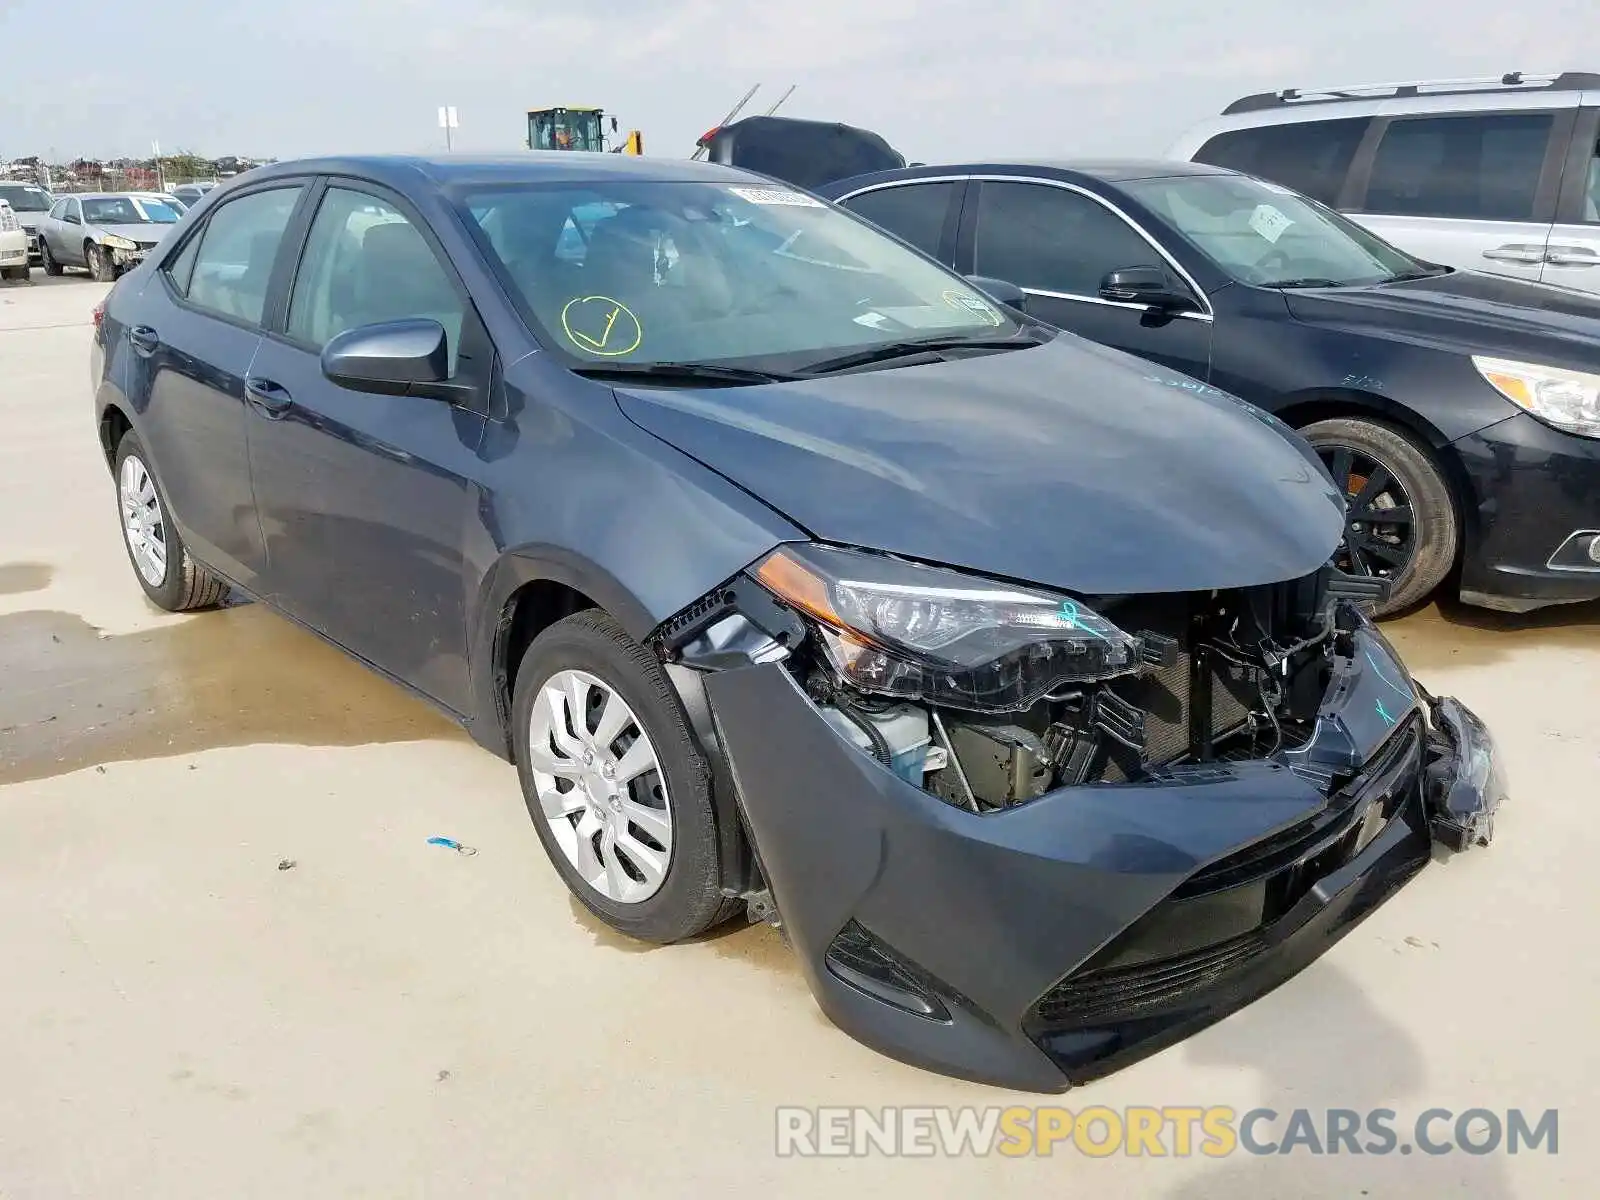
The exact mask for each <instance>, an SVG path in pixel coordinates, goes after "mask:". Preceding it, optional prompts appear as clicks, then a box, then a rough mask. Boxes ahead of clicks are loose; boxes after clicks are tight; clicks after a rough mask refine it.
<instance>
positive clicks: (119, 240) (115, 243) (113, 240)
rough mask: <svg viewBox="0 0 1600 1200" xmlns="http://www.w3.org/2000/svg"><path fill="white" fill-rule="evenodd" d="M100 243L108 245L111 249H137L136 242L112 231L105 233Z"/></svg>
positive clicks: (137, 244)
mask: <svg viewBox="0 0 1600 1200" xmlns="http://www.w3.org/2000/svg"><path fill="white" fill-rule="evenodd" d="M101 244H102V245H106V246H110V247H111V248H112V249H113V250H137V249H138V248H139V243H138V242H135V241H133V240H131V239H129V238H125V237H118V236H117V235H116V234H114V233H108V234H106V236H105V237H104V238H102V239H101Z"/></svg>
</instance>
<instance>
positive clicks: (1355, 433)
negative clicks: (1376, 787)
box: [820, 162, 1600, 613]
mask: <svg viewBox="0 0 1600 1200" xmlns="http://www.w3.org/2000/svg"><path fill="white" fill-rule="evenodd" d="M820 194H822V195H825V196H829V197H833V198H835V199H837V200H838V201H839V202H840V203H842V204H843V205H845V206H846V207H847V208H850V209H851V210H852V211H854V212H857V213H859V214H861V215H862V216H865V217H867V218H869V219H870V220H872V221H874V222H876V223H877V224H879V225H880V226H882V227H883V228H885V229H887V230H889V231H891V232H893V233H895V234H897V235H898V236H900V237H901V238H903V239H904V240H906V241H908V242H910V243H911V244H913V245H915V246H918V247H920V248H921V249H923V250H925V251H926V252H927V253H929V254H931V255H933V256H934V257H936V258H939V259H941V260H942V261H944V262H946V263H948V264H952V265H954V266H955V267H957V268H958V269H959V270H961V271H963V272H966V273H969V274H976V275H981V276H990V277H994V278H995V279H998V280H1004V281H1007V282H1009V283H1011V284H1013V285H1015V286H1018V287H1021V288H1022V289H1023V290H1024V292H1025V294H1026V297H1027V300H1026V304H1027V309H1028V311H1029V312H1031V313H1033V314H1034V315H1036V316H1039V317H1042V318H1043V319H1045V320H1047V321H1049V322H1051V323H1053V324H1055V325H1057V326H1060V327H1061V328H1063V329H1067V330H1071V331H1072V332H1074V333H1078V334H1082V335H1083V336H1084V337H1087V338H1092V339H1093V340H1095V341H1098V342H1103V343H1105V344H1106V345H1108V346H1115V347H1117V348H1119V349H1122V350H1126V351H1128V352H1130V353H1132V354H1136V355H1138V356H1139V357H1141V358H1144V359H1147V360H1149V361H1150V362H1152V363H1159V364H1161V365H1163V366H1167V367H1171V368H1173V369H1175V370H1177V371H1180V372H1182V373H1183V374H1185V375H1187V376H1189V377H1190V378H1191V379H1192V380H1194V381H1198V383H1196V382H1190V383H1185V384H1182V385H1181V386H1185V387H1189V388H1191V389H1194V388H1199V387H1201V386H1203V385H1210V386H1214V387H1217V388H1220V389H1222V390H1224V391H1227V392H1229V393H1231V394H1233V395H1237V396H1241V397H1243V398H1245V399H1247V400H1249V401H1251V402H1253V403H1255V404H1258V405H1260V406H1261V407H1262V408H1264V409H1266V410H1267V411H1269V412H1272V413H1275V414H1276V415H1277V416H1279V417H1280V418H1282V419H1283V420H1284V421H1285V422H1287V423H1288V424H1290V425H1292V426H1294V427H1295V428H1296V429H1298V430H1300V431H1301V432H1302V433H1303V434H1304V435H1305V436H1306V438H1307V439H1308V440H1309V441H1310V442H1311V443H1312V445H1314V446H1315V447H1317V450H1318V451H1319V453H1320V454H1321V456H1322V458H1323V461H1324V462H1325V463H1326V464H1327V466H1328V468H1329V470H1330V471H1331V472H1332V474H1333V476H1334V478H1335V480H1336V481H1337V482H1338V483H1339V485H1340V487H1341V488H1342V489H1343V490H1344V491H1345V492H1346V493H1347V495H1348V497H1349V512H1348V523H1347V526H1346V531H1345V539H1344V541H1343V543H1342V544H1341V546H1340V551H1339V558H1338V561H1339V563H1340V565H1341V566H1342V567H1343V569H1345V570H1348V571H1351V572H1354V573H1357V574H1363V575H1369V576H1376V577H1379V578H1382V579H1384V580H1386V581H1387V582H1388V584H1389V587H1390V595H1389V598H1388V599H1387V600H1386V601H1385V602H1384V605H1383V606H1382V608H1381V610H1380V611H1381V612H1384V613H1388V612H1394V611H1398V610H1402V609H1405V608H1409V607H1411V606H1413V605H1415V604H1417V603H1420V602H1421V601H1422V600H1424V599H1426V598H1427V597H1428V596H1429V595H1430V594H1432V593H1433V592H1434V590H1435V589H1436V588H1437V587H1438V586H1439V585H1440V584H1441V583H1442V582H1444V581H1445V579H1446V578H1447V577H1449V576H1450V575H1451V572H1452V569H1453V568H1454V567H1456V566H1457V565H1459V568H1460V569H1459V591H1460V595H1461V598H1462V599H1463V600H1465V601H1467V602H1469V603H1473V604H1480V605H1484V606H1487V607H1490V608H1498V609H1505V610H1511V611H1519V612H1520V611H1526V610H1528V609H1532V608H1537V607H1540V606H1541V605H1546V604H1553V603H1559V602H1562V601H1572V600H1587V599H1592V598H1595V597H1600V503H1597V500H1600V299H1597V298H1595V297H1593V296H1588V295H1586V294H1584V293H1581V292H1577V291H1571V290H1568V289H1564V288H1554V287H1546V286H1540V285H1538V284H1531V283H1523V282H1520V281H1517V280H1511V279H1505V278H1501V277H1498V276H1489V275H1480V274H1474V273H1469V272H1461V271H1455V270H1452V269H1450V268H1448V267H1442V266H1436V265H1433V264H1429V263H1424V262H1420V261H1418V260H1417V259H1415V258H1412V257H1411V256H1410V255H1407V254H1406V253H1404V252H1403V251H1401V250H1398V249H1396V248H1395V247H1393V246H1391V245H1389V244H1388V243H1386V242H1384V241H1382V240H1380V239H1379V238H1377V237H1376V236H1374V235H1373V234H1372V233H1370V232H1368V231H1366V230H1364V229H1362V228H1361V227H1360V226H1358V225H1356V224H1354V223H1353V222H1351V221H1349V220H1346V219H1345V218H1344V217H1341V216H1340V215H1339V214H1337V213H1335V212H1333V211H1332V210H1330V209H1328V208H1325V207H1323V206H1322V205H1320V204H1317V203H1316V202H1315V201H1312V200H1310V199H1307V198H1306V197H1304V196H1301V195H1299V194H1297V193H1295V192H1292V191H1290V190H1288V189H1287V188H1284V187H1281V186H1279V185H1278V184H1274V183H1267V182H1264V181H1262V180H1258V179H1255V178H1252V177H1250V176H1244V175H1238V174H1235V173H1233V172H1229V171H1224V170H1222V169H1220V168H1215V167H1207V166H1200V165H1194V164H1189V163H1165V162H1158V163H1139V162H1119V163H1106V164H1089V163H1080V164H1062V163H1017V162H1012V163H971V164H963V165H959V166H940V167H922V168H916V169H909V170H899V171H890V172H883V173H879V174H875V175H867V176H858V177H856V178H855V179H853V180H845V181H842V182H839V183H834V184H830V185H828V186H827V187H825V188H823V189H821V192H820ZM1239 465H1240V467H1241V469H1243V468H1244V466H1245V464H1243V463H1240V464H1239Z"/></svg>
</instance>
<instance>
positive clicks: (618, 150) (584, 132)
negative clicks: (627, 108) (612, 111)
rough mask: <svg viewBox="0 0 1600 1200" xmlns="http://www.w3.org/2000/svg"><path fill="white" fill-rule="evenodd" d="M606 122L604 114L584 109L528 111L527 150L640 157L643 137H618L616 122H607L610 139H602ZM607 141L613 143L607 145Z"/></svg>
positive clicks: (630, 134) (634, 134)
mask: <svg viewBox="0 0 1600 1200" xmlns="http://www.w3.org/2000/svg"><path fill="white" fill-rule="evenodd" d="M607 120H608V118H607V117H606V115H605V112H604V110H602V109H598V108H585V107H583V106H582V105H576V104H563V105H557V106H555V107H553V108H531V109H529V110H528V139H527V146H528V149H530V150H587V151H589V152H590V153H593V154H603V153H605V152H607V151H610V152H611V153H612V154H643V153H644V135H643V134H642V133H640V132H639V131H638V130H637V129H630V130H629V131H628V132H627V133H625V134H620V139H621V140H620V141H619V140H618V138H619V132H618V126H617V119H616V118H615V117H611V118H609V121H610V124H611V128H610V135H611V136H610V137H609V138H608V137H607V136H606V134H607V130H606V122H607ZM608 141H610V142H613V143H616V144H614V145H607V144H606V143H607V142H608Z"/></svg>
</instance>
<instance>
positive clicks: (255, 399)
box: [244, 375, 294, 421]
mask: <svg viewBox="0 0 1600 1200" xmlns="http://www.w3.org/2000/svg"><path fill="white" fill-rule="evenodd" d="M244 398H245V399H246V400H248V401H249V402H250V407H251V408H253V409H255V410H256V411H257V412H258V413H260V414H261V415H262V416H263V417H266V418H267V419H268V420H270V421H276V420H277V419H278V418H280V417H282V416H283V415H284V414H285V413H287V412H288V411H289V409H290V408H291V407H293V405H294V399H293V397H291V396H290V395H289V392H288V390H287V389H286V388H284V387H283V386H282V385H280V384H276V383H273V382H272V380H270V379H262V378H261V377H260V376H257V375H252V376H250V378H248V379H246V380H245V381H244Z"/></svg>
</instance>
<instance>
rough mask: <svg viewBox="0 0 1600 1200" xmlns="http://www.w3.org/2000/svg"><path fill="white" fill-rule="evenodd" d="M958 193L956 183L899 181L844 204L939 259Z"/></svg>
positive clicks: (858, 214)
mask: <svg viewBox="0 0 1600 1200" xmlns="http://www.w3.org/2000/svg"><path fill="white" fill-rule="evenodd" d="M955 194H956V185H955V184H953V183H911V184H899V185H897V186H895V187H886V188H879V189H877V190H876V191H872V192H863V193H862V194H861V195H859V196H854V197H852V198H850V199H849V200H846V201H845V205H844V206H845V207H846V208H848V209H849V210H850V211H851V212H853V213H855V214H856V215H857V216H861V217H865V218H866V219H867V220H869V221H871V222H872V223H873V224H874V225H877V226H878V227H879V228H882V229H887V230H888V231H889V232H890V233H892V234H894V235H895V237H897V238H899V239H900V240H901V241H903V242H909V243H910V244H911V245H913V246H915V247H916V248H917V249H918V250H921V251H922V252H923V253H924V254H931V255H933V256H934V257H935V258H937V257H938V256H939V242H940V240H941V238H942V237H943V236H944V226H945V219H946V218H947V217H948V216H949V214H950V203H951V201H952V200H953V199H954V198H955Z"/></svg>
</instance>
